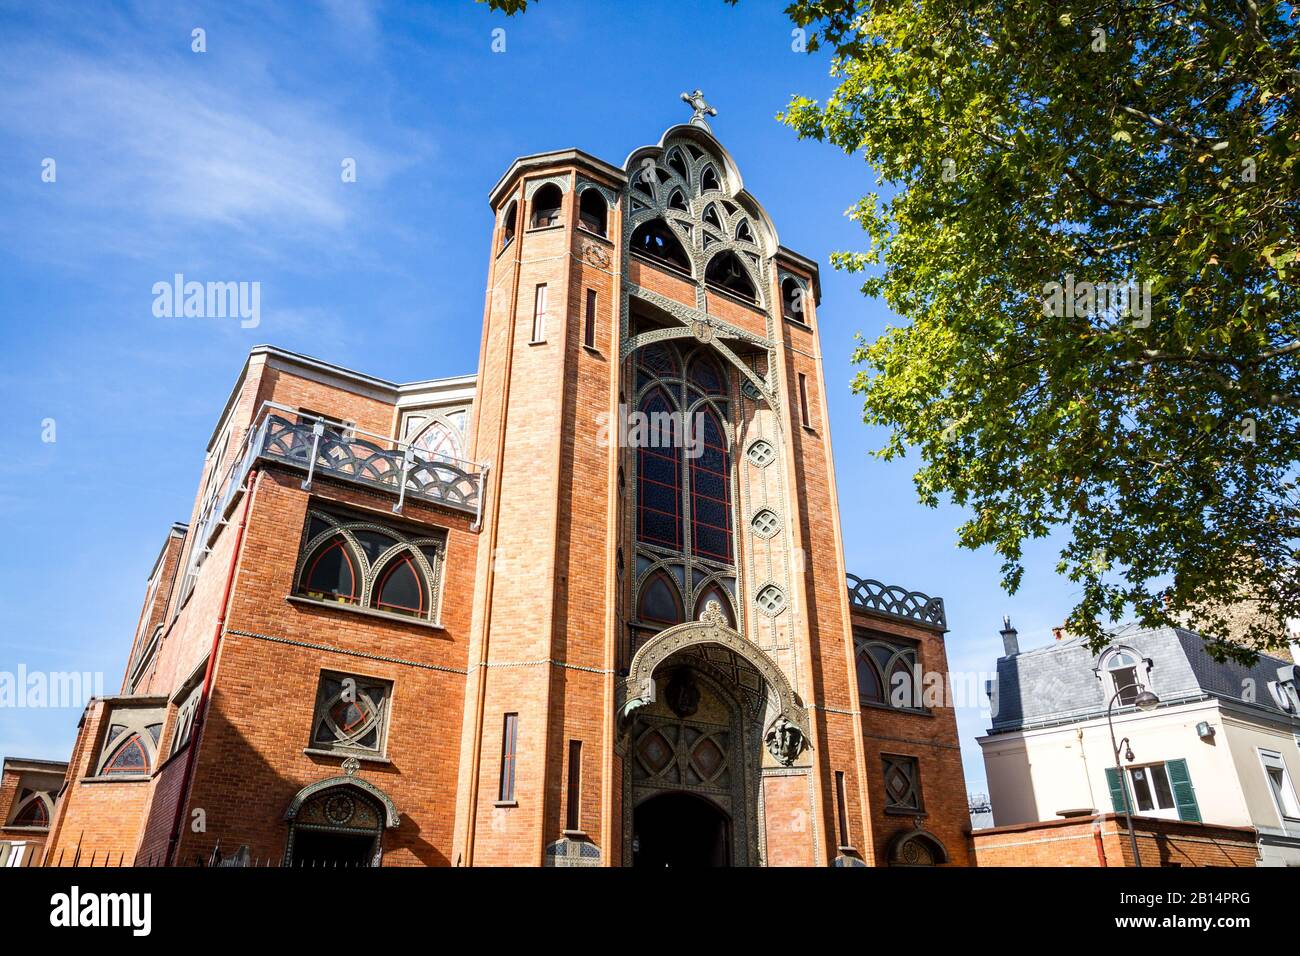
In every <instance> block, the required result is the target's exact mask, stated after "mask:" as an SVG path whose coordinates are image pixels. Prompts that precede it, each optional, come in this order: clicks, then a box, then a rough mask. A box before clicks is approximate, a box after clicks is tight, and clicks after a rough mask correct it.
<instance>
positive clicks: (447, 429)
mask: <svg viewBox="0 0 1300 956" xmlns="http://www.w3.org/2000/svg"><path fill="white" fill-rule="evenodd" d="M411 444H413V445H414V446H415V447H416V448H417V449H419V450H420V451H422V452H425V454H426V457H427V458H429V459H432V460H442V461H460V460H462V459H464V457H465V454H464V448H463V447H462V441H461V434H460V429H458V428H456V426H454V425H452V424H450V423H449V422H444V421H442V420H441V419H434V421H433V422H431V423H430V424H429V425H428V426H427V427H426V428H425V429H424V431H422V432H420V434H419V435H418V436H417V437H416V439H415V441H413V442H412V443H411Z"/></svg>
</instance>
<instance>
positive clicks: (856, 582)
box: [848, 574, 948, 630]
mask: <svg viewBox="0 0 1300 956" xmlns="http://www.w3.org/2000/svg"><path fill="white" fill-rule="evenodd" d="M848 580H849V604H851V605H852V606H853V607H855V608H861V609H862V610H864V611H872V612H874V613H876V614H887V615H889V616H890V617H899V618H902V619H904V620H906V621H916V622H918V623H921V624H928V625H930V626H931V627H937V628H940V629H942V630H947V629H948V618H947V615H946V614H945V613H944V610H943V598H938V597H930V596H929V595H928V594H922V593H921V592H920V591H909V590H907V589H906V588H900V587H898V585H894V584H882V583H880V582H879V581H873V580H871V579H869V578H860V577H858V576H857V575H856V574H850V575H849V576H848Z"/></svg>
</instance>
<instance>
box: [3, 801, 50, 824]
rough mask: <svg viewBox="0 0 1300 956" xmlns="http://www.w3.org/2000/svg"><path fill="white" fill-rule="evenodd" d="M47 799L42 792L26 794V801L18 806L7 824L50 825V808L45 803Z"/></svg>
mask: <svg viewBox="0 0 1300 956" xmlns="http://www.w3.org/2000/svg"><path fill="white" fill-rule="evenodd" d="M48 799H49V798H48V797H46V796H45V794H43V793H32V794H30V795H29V796H27V797H26V803H23V804H21V805H20V806H19V808H18V812H17V813H16V814H14V818H13V821H12V822H11V823H10V824H9V826H11V827H33V828H36V829H45V828H48V827H49V825H50V808H49V806H48V804H47V803H46V801H47V800H48Z"/></svg>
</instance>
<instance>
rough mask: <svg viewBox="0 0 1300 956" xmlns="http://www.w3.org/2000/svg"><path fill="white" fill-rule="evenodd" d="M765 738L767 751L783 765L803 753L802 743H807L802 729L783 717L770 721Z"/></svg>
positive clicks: (785, 765) (791, 762) (789, 763)
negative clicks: (770, 724)
mask: <svg viewBox="0 0 1300 956" xmlns="http://www.w3.org/2000/svg"><path fill="white" fill-rule="evenodd" d="M765 739H766V741H767V752H768V753H770V754H771V755H772V756H773V757H775V758H776V760H777V762H778V763H779V764H781V766H783V767H788V766H790V765H791V764H793V763H794V762H795V760H797V759H798V757H799V754H801V753H803V748H804V745H805V744H806V743H807V739H806V738H805V737H804V735H803V731H801V730H800V729H799V728H798V727H796V726H795V725H794V724H792V723H790V721H788V720H786V719H785V718H784V717H778V718H777V719H776V720H774V721H773V722H772V726H771V727H769V728H768V729H767V734H766V735H765Z"/></svg>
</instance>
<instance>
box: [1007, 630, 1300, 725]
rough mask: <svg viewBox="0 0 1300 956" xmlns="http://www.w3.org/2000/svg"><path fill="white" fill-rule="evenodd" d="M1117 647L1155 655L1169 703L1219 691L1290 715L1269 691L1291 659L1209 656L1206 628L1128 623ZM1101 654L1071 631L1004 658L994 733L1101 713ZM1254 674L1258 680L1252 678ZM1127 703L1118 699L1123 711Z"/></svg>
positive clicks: (1156, 675) (1157, 683)
mask: <svg viewBox="0 0 1300 956" xmlns="http://www.w3.org/2000/svg"><path fill="white" fill-rule="evenodd" d="M1110 646H1111V647H1119V646H1123V647H1128V648H1131V649H1133V650H1134V651H1136V652H1137V654H1138V655H1139V656H1140V657H1144V658H1150V659H1151V662H1152V669H1151V673H1150V675H1149V676H1147V675H1143V674H1142V673H1141V672H1140V673H1139V677H1140V679H1142V680H1143V681H1144V682H1148V681H1149V686H1150V688H1151V690H1152V691H1154V692H1155V693H1156V695H1157V696H1159V698H1160V701H1161V703H1162V704H1174V703H1182V702H1186V701H1192V700H1199V699H1203V698H1205V697H1209V696H1214V697H1219V698H1224V699H1228V700H1235V701H1240V702H1242V703H1246V704H1251V705H1253V706H1256V707H1260V708H1263V710H1265V711H1268V712H1271V713H1272V714H1274V715H1275V716H1281V717H1286V716H1289V715H1287V714H1286V713H1285V712H1284V711H1282V710H1281V709H1280V708H1279V707H1278V706H1277V704H1276V702H1275V701H1274V700H1273V697H1272V695H1271V694H1270V693H1269V689H1268V684H1269V681H1274V680H1277V670H1278V668H1279V667H1281V666H1283V665H1284V664H1285V663H1286V662H1285V661H1283V660H1281V659H1279V658H1276V657H1270V656H1268V655H1264V654H1261V655H1260V657H1259V660H1258V661H1257V662H1256V664H1255V665H1254V666H1253V667H1243V666H1242V665H1240V664H1233V663H1225V664H1220V663H1218V662H1217V661H1215V660H1214V659H1213V658H1211V657H1210V655H1209V653H1208V652H1207V651H1206V650H1205V644H1204V642H1203V640H1202V639H1201V637H1200V635H1198V634H1196V633H1195V632H1193V631H1187V630H1183V629H1182V628H1175V627H1162V628H1154V629H1145V628H1141V627H1139V626H1138V625H1136V624H1129V625H1125V626H1124V627H1121V628H1120V629H1119V630H1118V631H1117V632H1116V634H1115V637H1114V639H1113V640H1112V641H1111V644H1110ZM1099 660H1100V655H1097V654H1093V653H1092V652H1091V651H1089V650H1088V647H1087V645H1086V644H1085V642H1084V640H1083V639H1082V638H1077V637H1076V638H1067V639H1065V640H1062V641H1059V642H1057V643H1056V644H1053V645H1051V646H1049V647H1042V648H1035V649H1033V650H1028V651H1023V652H1021V653H1019V654H1014V655H1012V656H1010V657H1000V658H998V676H997V684H996V687H995V688H994V695H993V698H992V699H991V700H990V705H991V707H992V712H993V726H992V728H991V730H990V732H991V733H999V732H1003V731H1011V730H1020V729H1023V728H1025V727H1033V726H1042V725H1046V724H1054V723H1065V722H1073V721H1078V720H1084V719H1088V718H1090V717H1096V716H1100V715H1102V714H1104V713H1105V710H1106V705H1107V704H1108V703H1109V701H1110V694H1109V693H1108V692H1107V689H1106V688H1107V685H1105V684H1104V683H1103V682H1102V681H1100V680H1098V679H1097V677H1096V675H1095V673H1094V670H1095V668H1096V667H1097V666H1098V662H1099ZM1247 678H1249V679H1251V680H1253V695H1254V699H1253V700H1251V699H1250V697H1251V693H1252V690H1251V685H1250V683H1249V682H1248V681H1247ZM1119 710H1120V708H1119V707H1118V706H1117V707H1116V711H1117V712H1118V711H1119Z"/></svg>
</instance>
